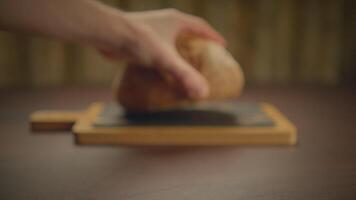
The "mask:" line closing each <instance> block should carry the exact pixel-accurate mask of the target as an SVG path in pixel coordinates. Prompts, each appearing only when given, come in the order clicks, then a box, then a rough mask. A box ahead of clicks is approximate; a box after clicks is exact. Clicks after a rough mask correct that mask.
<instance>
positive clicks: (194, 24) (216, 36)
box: [182, 15, 226, 46]
mask: <svg viewBox="0 0 356 200" xmlns="http://www.w3.org/2000/svg"><path fill="white" fill-rule="evenodd" d="M182 31H184V32H189V33H192V34H194V35H198V36H201V37H204V38H207V39H211V40H214V41H216V42H218V43H219V44H221V45H223V46H226V41H225V39H224V37H223V36H222V35H221V34H220V33H218V32H217V31H216V30H215V29H214V28H213V27H211V25H209V24H208V23H207V22H206V21H205V20H203V19H201V18H199V17H195V16H191V15H186V17H185V19H184V20H183V24H182Z"/></svg>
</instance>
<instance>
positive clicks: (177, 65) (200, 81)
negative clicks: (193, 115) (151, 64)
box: [159, 51, 209, 99]
mask: <svg viewBox="0 0 356 200" xmlns="http://www.w3.org/2000/svg"><path fill="white" fill-rule="evenodd" d="M162 59H163V60H162V63H161V64H160V65H159V70H162V71H164V72H167V73H169V74H170V75H172V76H173V78H174V79H175V80H177V81H178V82H179V83H180V84H181V85H182V86H183V88H184V89H185V91H186V92H187V93H188V95H189V97H190V98H192V99H203V98H205V97H207V96H208V95H209V86H208V83H207V81H206V79H205V78H204V77H203V76H202V75H201V74H200V73H199V72H198V71H197V70H196V69H195V68H193V67H192V66H191V65H189V64H188V63H187V62H186V61H185V60H184V59H183V58H182V57H180V56H179V55H178V54H177V53H175V52H173V51H169V52H168V53H166V54H165V57H164V58H162Z"/></svg>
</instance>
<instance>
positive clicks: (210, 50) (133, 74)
mask: <svg viewBox="0 0 356 200" xmlns="http://www.w3.org/2000/svg"><path fill="white" fill-rule="evenodd" d="M176 46H177V50H178V52H179V53H180V55H181V56H182V57H183V58H184V59H185V60H186V61H187V62H188V63H190V64H191V65H192V66H193V67H194V68H196V69H197V70H198V71H199V72H200V73H201V74H202V75H203V76H204V77H205V78H206V79H207V81H208V84H209V89H210V93H209V96H208V97H207V98H205V99H203V100H200V101H207V100H212V101H216V100H225V99H229V98H236V97H238V96H239V95H240V94H241V91H242V88H243V86H244V76H243V73H242V70H241V68H240V65H239V64H238V63H237V62H236V61H235V59H234V58H233V57H232V56H231V54H230V53H229V52H228V51H227V50H226V49H225V48H224V47H223V46H221V45H219V44H217V43H215V42H213V41H210V40H207V39H202V38H198V37H189V36H180V37H179V38H178V39H177V43H176ZM114 93H115V94H114V95H115V98H116V100H117V102H118V103H120V104H121V105H122V106H123V107H124V108H125V109H126V110H128V111H136V112H144V111H159V110H166V109H171V108H177V107H180V106H184V105H189V104H192V103H196V102H197V100H192V99H190V98H189V97H188V96H187V94H186V92H184V91H183V89H182V88H181V87H180V85H179V84H178V83H177V82H176V81H175V80H173V79H172V78H171V77H170V76H167V75H164V74H162V73H160V72H159V71H157V70H153V69H149V68H144V67H139V66H128V67H127V68H126V70H125V71H124V74H123V75H122V78H121V81H120V83H119V84H114Z"/></svg>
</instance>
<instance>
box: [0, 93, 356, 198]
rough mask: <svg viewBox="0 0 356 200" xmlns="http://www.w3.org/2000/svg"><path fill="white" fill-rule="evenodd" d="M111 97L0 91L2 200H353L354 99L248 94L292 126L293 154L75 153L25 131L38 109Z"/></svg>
mask: <svg viewBox="0 0 356 200" xmlns="http://www.w3.org/2000/svg"><path fill="white" fill-rule="evenodd" d="M96 100H100V101H108V100H110V91H109V90H107V89H100V88H68V89H60V88H58V89H41V90H1V91H0V199H5V200H7V199H9V200H14V199H16V200H21V199H25V200H32V199H51V200H56V199H58V200H71V199H83V200H84V199H85V200H94V199H98V200H102V199H105V200H106V199H115V200H118V199H120V200H124V199H131V200H135V199H145V200H149V199H170V200H172V199H192V200H199V199H204V200H206V199H219V200H220V199H231V200H236V199H249V200H250V199H270V200H275V199H350V200H351V199H352V200H354V199H356V128H355V127H356V117H355V115H356V103H355V102H356V92H355V90H352V89H346V88H331V89H330V88H316V87H294V88H248V89H247V90H246V92H245V94H244V96H243V97H242V100H243V101H266V102H270V103H273V104H275V105H276V106H277V107H278V108H279V109H280V110H281V111H282V112H283V113H284V114H285V115H286V116H287V117H289V119H290V120H291V121H293V122H294V123H295V125H296V126H297V127H298V131H299V132H298V133H299V136H298V137H299V144H298V145H297V146H295V147H210V148H207V147H205V148H193V147H190V148H145V147H140V148H124V147H115V146H94V147H93V146H76V145H75V144H74V143H73V137H72V135H71V134H70V133H64V132H63V133H47V134H46V133H41V134H38V133H31V132H30V131H29V127H28V116H29V114H30V113H31V112H32V111H34V110H37V109H43V108H49V109H51V108H53V109H80V108H84V107H85V106H86V105H88V104H89V103H90V102H92V101H96Z"/></svg>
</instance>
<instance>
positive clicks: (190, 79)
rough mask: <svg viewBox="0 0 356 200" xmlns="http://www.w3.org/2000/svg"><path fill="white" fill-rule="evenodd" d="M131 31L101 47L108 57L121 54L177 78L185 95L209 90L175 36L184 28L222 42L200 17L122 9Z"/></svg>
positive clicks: (171, 11)
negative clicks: (118, 41) (187, 58)
mask: <svg viewBox="0 0 356 200" xmlns="http://www.w3.org/2000/svg"><path fill="white" fill-rule="evenodd" d="M124 17H125V18H126V19H127V23H128V26H127V27H129V29H130V30H131V31H128V33H130V34H129V35H125V36H124V37H125V38H126V39H125V40H122V38H121V39H120V41H121V43H120V45H119V46H118V45H115V43H111V44H110V45H106V46H103V47H101V48H100V51H101V52H102V53H103V54H104V55H106V56H107V57H110V58H114V59H117V58H124V59H126V60H128V62H129V63H131V64H134V65H139V66H142V67H149V68H154V69H157V70H159V71H160V72H162V73H164V74H168V75H170V76H171V77H173V78H174V79H175V80H177V81H178V82H179V83H180V85H181V86H182V87H183V89H184V90H185V91H186V92H187V94H188V96H189V97H190V98H193V99H200V98H204V97H206V96H207V95H208V94H209V87H208V84H207V81H206V80H205V78H204V77H203V76H202V75H201V74H200V73H199V72H198V71H197V70H196V69H194V68H193V67H192V66H191V65H190V64H189V63H187V62H186V61H185V60H184V59H183V58H182V57H181V56H180V55H179V53H178V52H177V49H176V45H175V42H176V38H177V36H178V34H180V33H182V32H184V33H188V34H193V35H196V36H200V37H204V38H207V39H211V40H214V41H216V42H217V43H220V44H221V45H225V40H224V38H223V37H222V36H221V35H220V34H219V33H217V32H216V31H215V30H214V29H213V28H212V27H211V26H210V25H209V24H208V23H207V22H206V21H204V20H203V19H201V18H199V17H196V16H192V15H188V14H185V13H182V12H180V11H177V10H175V9H163V10H157V11H145V12H131V13H125V14H124ZM121 31H122V30H121Z"/></svg>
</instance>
